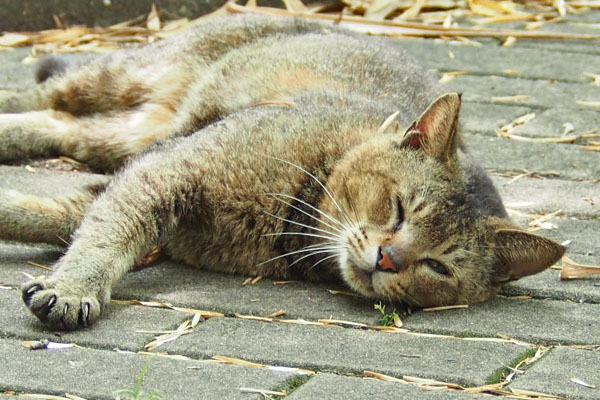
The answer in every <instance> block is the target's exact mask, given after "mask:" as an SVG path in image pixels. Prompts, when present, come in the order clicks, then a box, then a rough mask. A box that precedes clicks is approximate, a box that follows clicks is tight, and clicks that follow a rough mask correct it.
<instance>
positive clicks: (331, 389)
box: [286, 373, 489, 400]
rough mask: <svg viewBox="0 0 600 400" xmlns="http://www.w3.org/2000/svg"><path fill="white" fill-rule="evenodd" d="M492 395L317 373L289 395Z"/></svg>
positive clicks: (352, 398)
mask: <svg viewBox="0 0 600 400" xmlns="http://www.w3.org/2000/svg"><path fill="white" fill-rule="evenodd" d="M369 398H371V399H377V400H388V399H389V400H397V399H432V400H437V399H440V400H442V399H450V400H455V399H456V400H461V399H464V400H469V399H473V400H475V399H489V396H483V395H471V394H468V393H463V392H459V391H456V390H424V389H421V388H419V387H417V386H416V385H408V384H402V383H393V382H383V381H380V380H376V379H371V378H354V377H350V376H340V375H333V374H326V373H323V374H317V375H315V376H314V377H312V378H310V380H309V381H308V382H306V383H305V384H303V385H302V386H300V387H299V388H298V389H296V390H295V391H294V392H293V393H292V394H291V395H289V396H288V397H286V399H289V400H314V399H345V400H364V399H369Z"/></svg>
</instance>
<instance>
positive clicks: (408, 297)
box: [404, 290, 425, 307]
mask: <svg viewBox="0 0 600 400" xmlns="http://www.w3.org/2000/svg"><path fill="white" fill-rule="evenodd" d="M404 297H406V298H407V299H408V300H410V301H411V302H412V303H413V304H416V305H417V306H419V307H425V306H424V305H423V304H421V303H420V302H418V301H417V300H416V299H415V298H414V297H412V296H411V295H410V294H408V292H407V291H406V290H405V291H404Z"/></svg>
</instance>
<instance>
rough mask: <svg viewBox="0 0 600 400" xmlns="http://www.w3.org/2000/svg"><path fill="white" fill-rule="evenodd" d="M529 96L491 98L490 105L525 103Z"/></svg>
mask: <svg viewBox="0 0 600 400" xmlns="http://www.w3.org/2000/svg"><path fill="white" fill-rule="evenodd" d="M530 98H531V96H529V95H526V94H518V95H515V96H498V97H492V103H518V102H521V101H527V100H529V99H530Z"/></svg>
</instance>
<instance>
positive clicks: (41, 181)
mask: <svg viewBox="0 0 600 400" xmlns="http://www.w3.org/2000/svg"><path fill="white" fill-rule="evenodd" d="M35 170H36V173H31V172H29V171H27V170H26V169H25V167H24V166H7V165H0V176H1V177H2V180H0V188H2V189H14V190H18V191H20V192H22V193H27V194H33V195H36V196H45V197H55V196H65V195H67V194H69V191H74V190H83V188H84V187H85V186H89V185H99V184H103V183H108V181H109V180H110V177H109V176H107V175H100V174H90V173H84V172H72V171H56V170H51V169H45V168H36V169H35Z"/></svg>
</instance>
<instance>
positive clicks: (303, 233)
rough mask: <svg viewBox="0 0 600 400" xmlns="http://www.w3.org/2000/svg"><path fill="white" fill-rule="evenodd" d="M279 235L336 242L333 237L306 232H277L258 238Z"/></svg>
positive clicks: (264, 234)
mask: <svg viewBox="0 0 600 400" xmlns="http://www.w3.org/2000/svg"><path fill="white" fill-rule="evenodd" d="M279 235H291V236H308V237H317V238H321V239H327V240H337V239H336V238H334V237H330V236H325V235H319V234H318V233H307V232H279V233H263V234H262V235H260V236H279Z"/></svg>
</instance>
